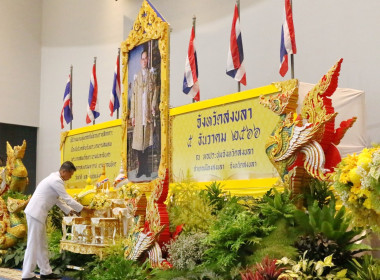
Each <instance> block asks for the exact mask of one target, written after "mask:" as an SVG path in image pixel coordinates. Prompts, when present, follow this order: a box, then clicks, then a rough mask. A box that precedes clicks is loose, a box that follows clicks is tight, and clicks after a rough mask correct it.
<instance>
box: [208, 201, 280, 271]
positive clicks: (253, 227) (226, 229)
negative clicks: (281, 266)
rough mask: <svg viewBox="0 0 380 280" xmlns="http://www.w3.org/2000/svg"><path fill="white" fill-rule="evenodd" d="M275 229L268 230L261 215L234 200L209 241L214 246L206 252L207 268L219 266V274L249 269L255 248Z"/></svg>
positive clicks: (224, 211) (215, 227) (226, 207)
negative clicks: (246, 266) (233, 268)
mask: <svg viewBox="0 0 380 280" xmlns="http://www.w3.org/2000/svg"><path fill="white" fill-rule="evenodd" d="M272 229H273V227H268V226H264V225H263V223H262V220H261V219H260V218H259V217H258V215H257V214H253V213H251V212H250V211H247V210H246V209H245V208H244V207H243V206H242V205H240V204H238V203H237V198H235V197H233V198H231V200H230V201H229V202H228V203H227V205H226V206H225V207H224V208H223V209H222V210H221V211H220V213H219V216H218V219H217V220H216V221H215V222H214V224H213V225H212V227H211V229H210V233H209V235H208V236H207V238H206V239H205V243H206V244H207V245H209V246H210V249H208V250H206V252H205V260H206V264H208V265H216V266H217V267H218V269H219V271H229V270H230V269H231V268H232V267H237V266H239V265H245V264H246V261H247V256H249V255H251V254H252V252H253V248H254V245H255V244H257V243H258V242H260V240H261V237H263V236H266V235H268V233H269V232H270V231H271V230H272Z"/></svg>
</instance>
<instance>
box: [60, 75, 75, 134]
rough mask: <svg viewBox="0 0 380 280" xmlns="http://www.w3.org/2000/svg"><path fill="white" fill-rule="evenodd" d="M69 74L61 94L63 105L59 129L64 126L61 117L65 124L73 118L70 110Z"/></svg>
mask: <svg viewBox="0 0 380 280" xmlns="http://www.w3.org/2000/svg"><path fill="white" fill-rule="evenodd" d="M70 87H71V76H70V75H69V79H68V80H67V83H66V88H65V93H64V94H63V107H62V111H61V129H63V128H64V124H63V118H65V121H66V123H67V124H69V123H70V122H71V121H72V120H73V113H72V110H71V90H70Z"/></svg>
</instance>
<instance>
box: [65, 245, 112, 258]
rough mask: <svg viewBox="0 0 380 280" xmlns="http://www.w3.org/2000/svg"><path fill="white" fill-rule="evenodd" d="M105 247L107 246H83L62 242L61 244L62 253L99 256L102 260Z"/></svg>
mask: <svg viewBox="0 0 380 280" xmlns="http://www.w3.org/2000/svg"><path fill="white" fill-rule="evenodd" d="M105 247H106V245H96V244H83V243H74V242H70V241H61V244H60V249H61V251H69V252H73V253H78V254H83V255H97V256H99V258H100V259H102V258H103V257H104V249H105Z"/></svg>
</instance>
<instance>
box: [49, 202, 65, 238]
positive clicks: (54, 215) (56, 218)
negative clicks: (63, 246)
mask: <svg viewBox="0 0 380 280" xmlns="http://www.w3.org/2000/svg"><path fill="white" fill-rule="evenodd" d="M48 219H50V221H51V223H52V226H54V228H55V229H57V230H59V231H61V232H62V219H63V212H62V210H61V209H59V207H58V206H56V205H54V207H53V208H52V209H51V210H50V211H49V214H48Z"/></svg>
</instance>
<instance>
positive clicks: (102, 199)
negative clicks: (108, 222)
mask: <svg viewBox="0 0 380 280" xmlns="http://www.w3.org/2000/svg"><path fill="white" fill-rule="evenodd" d="M89 207H90V209H96V210H104V209H108V208H110V207H111V201H110V200H109V198H108V196H107V195H106V194H104V193H97V194H96V195H95V196H94V197H93V198H92V200H91V203H90V205H89Z"/></svg>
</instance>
